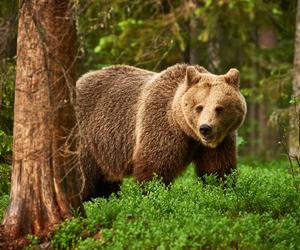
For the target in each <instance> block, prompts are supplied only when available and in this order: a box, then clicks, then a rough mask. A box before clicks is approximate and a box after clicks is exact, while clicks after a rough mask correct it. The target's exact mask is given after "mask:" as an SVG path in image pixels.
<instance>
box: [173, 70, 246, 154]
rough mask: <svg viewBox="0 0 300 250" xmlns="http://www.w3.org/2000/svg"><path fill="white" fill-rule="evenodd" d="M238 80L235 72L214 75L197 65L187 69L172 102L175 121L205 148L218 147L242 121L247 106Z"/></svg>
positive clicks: (238, 76)
mask: <svg viewBox="0 0 300 250" xmlns="http://www.w3.org/2000/svg"><path fill="white" fill-rule="evenodd" d="M239 81H240V74H239V71H238V70H237V69H230V70H229V71H228V72H227V73H226V74H225V75H214V74H211V73H209V72H208V71H207V70H206V69H204V68H202V67H200V66H188V67H187V69H186V76H185V80H184V83H183V84H181V86H180V87H179V90H178V91H177V92H176V96H175V98H174V101H173V111H174V112H173V117H174V119H175V120H176V121H177V122H178V124H179V125H180V127H181V128H182V130H184V131H185V132H186V133H187V134H188V135H189V136H191V137H193V138H194V139H196V140H197V141H200V143H202V144H203V145H204V146H207V147H210V148H215V147H217V146H218V144H219V143H221V142H222V141H223V139H224V138H225V137H226V135H228V134H229V133H231V132H233V131H235V130H236V129H238V127H240V125H241V124H242V123H243V121H244V119H245V115H246V110H247V106H246V102H245V98H244V97H243V96H242V94H241V93H240V91H239Z"/></svg>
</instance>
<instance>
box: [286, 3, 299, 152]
mask: <svg viewBox="0 0 300 250" xmlns="http://www.w3.org/2000/svg"><path fill="white" fill-rule="evenodd" d="M293 92H294V96H295V98H296V100H297V102H296V104H295V108H293V109H292V111H291V121H290V133H289V153H290V155H294V156H299V143H300V134H299V123H300V0H298V3H297V16H296V32H295V51H294V69H293Z"/></svg>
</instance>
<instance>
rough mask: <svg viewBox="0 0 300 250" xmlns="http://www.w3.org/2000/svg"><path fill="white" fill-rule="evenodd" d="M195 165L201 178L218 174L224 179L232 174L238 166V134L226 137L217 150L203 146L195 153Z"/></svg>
mask: <svg viewBox="0 0 300 250" xmlns="http://www.w3.org/2000/svg"><path fill="white" fill-rule="evenodd" d="M194 163H195V170H196V174H197V176H199V177H203V176H204V175H205V174H214V173H216V174H217V176H218V177H220V178H221V179H222V178H224V175H225V174H230V173H231V172H232V170H234V169H235V168H236V165H237V150H236V133H232V134H230V135H228V136H227V137H225V138H224V140H223V141H222V142H221V143H220V144H219V145H218V146H217V147H216V148H208V147H204V146H201V147H200V149H199V150H198V151H197V152H196V153H195V158H194Z"/></svg>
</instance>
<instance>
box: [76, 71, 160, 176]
mask: <svg viewBox="0 0 300 250" xmlns="http://www.w3.org/2000/svg"><path fill="white" fill-rule="evenodd" d="M155 75H156V73H154V72H150V71H146V70H142V69H137V68H134V67H130V66H112V67H108V68H104V69H102V70H98V71H94V72H91V73H87V74H85V75H84V76H82V77H81V78H80V79H79V80H78V81H77V84H76V88H77V100H76V111H77V116H78V120H79V123H80V127H81V128H84V131H82V133H84V137H85V138H86V139H87V146H88V148H89V151H91V152H92V154H93V156H94V157H95V160H96V162H97V164H98V165H99V166H100V167H101V170H102V171H103V173H104V174H105V175H107V176H108V177H109V178H110V179H111V180H118V179H121V178H122V177H123V176H124V175H126V173H129V172H130V171H131V162H130V159H131V158H132V154H133V150H134V145H135V124H136V113H137V108H138V98H139V96H140V94H141V91H142V90H143V87H144V86H146V84H147V83H148V82H150V81H151V79H152V78H153V77H154V76H155ZM100 152H101V153H100ZM112 155H113V156H114V157H112Z"/></svg>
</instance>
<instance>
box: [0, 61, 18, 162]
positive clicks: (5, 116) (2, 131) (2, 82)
mask: <svg viewBox="0 0 300 250" xmlns="http://www.w3.org/2000/svg"><path fill="white" fill-rule="evenodd" d="M14 63H15V62H14V60H9V59H2V60H0V121H1V123H0V163H2V162H10V155H11V151H12V129H13V96H14V82H15V64H14Z"/></svg>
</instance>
